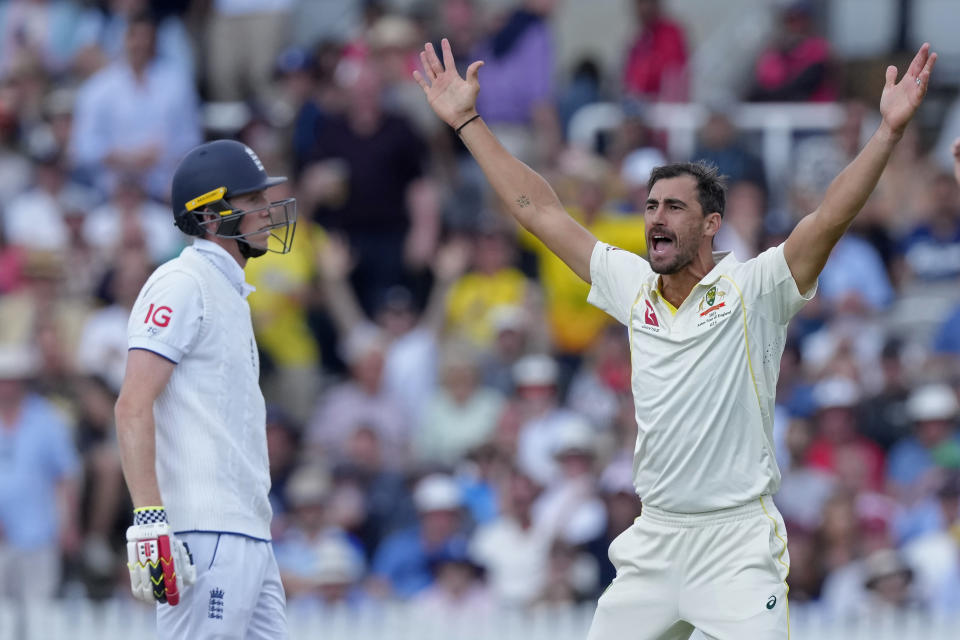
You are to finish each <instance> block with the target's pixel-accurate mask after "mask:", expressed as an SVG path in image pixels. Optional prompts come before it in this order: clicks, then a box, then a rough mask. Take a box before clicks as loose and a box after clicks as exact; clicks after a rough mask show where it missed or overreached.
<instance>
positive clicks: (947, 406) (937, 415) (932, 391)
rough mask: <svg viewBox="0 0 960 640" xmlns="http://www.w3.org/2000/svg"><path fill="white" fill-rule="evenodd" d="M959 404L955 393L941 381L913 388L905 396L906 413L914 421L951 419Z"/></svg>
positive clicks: (955, 413) (959, 407) (955, 414)
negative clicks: (907, 395)
mask: <svg viewBox="0 0 960 640" xmlns="http://www.w3.org/2000/svg"><path fill="white" fill-rule="evenodd" d="M958 410H960V406H958V403H957V394H956V393H954V392H953V389H951V388H950V386H949V385H946V384H943V383H937V384H927V385H924V386H922V387H919V388H917V389H914V390H913V392H912V393H911V394H910V397H909V398H907V415H908V416H909V418H910V419H911V420H913V421H914V422H926V421H929V420H952V419H954V418H955V417H956V416H957V412H958Z"/></svg>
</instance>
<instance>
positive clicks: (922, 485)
mask: <svg viewBox="0 0 960 640" xmlns="http://www.w3.org/2000/svg"><path fill="white" fill-rule="evenodd" d="M906 411H907V416H908V418H909V419H910V421H911V422H912V423H913V434H912V435H908V436H906V437H904V438H903V439H901V440H900V441H898V442H897V443H896V444H895V445H893V448H892V449H891V450H890V455H889V458H888V464H887V489H888V491H889V492H890V494H891V495H893V496H895V497H896V498H897V499H899V500H900V501H901V502H902V503H903V504H904V505H913V504H915V503H917V502H918V501H920V500H922V499H924V498H927V497H929V496H930V495H931V494H932V492H933V489H934V487H935V486H936V485H937V484H938V483H939V482H940V481H941V477H940V476H941V475H942V469H943V467H945V466H947V465H949V464H951V462H960V431H958V430H957V417H958V414H960V403H958V402H957V394H956V393H955V392H954V391H953V389H951V388H950V386H949V385H947V384H942V383H940V384H927V385H924V386H921V387H918V388H916V389H914V391H913V392H912V393H911V394H910V397H909V399H908V400H907V404H906Z"/></svg>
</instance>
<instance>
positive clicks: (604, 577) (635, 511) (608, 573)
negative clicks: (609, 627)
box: [586, 457, 641, 596]
mask: <svg viewBox="0 0 960 640" xmlns="http://www.w3.org/2000/svg"><path fill="white" fill-rule="evenodd" d="M599 488H600V495H601V497H602V499H603V502H604V507H605V516H606V524H605V527H604V530H603V532H602V533H601V534H600V535H599V536H597V537H595V538H594V539H593V540H591V541H589V542H588V543H587V546H586V548H587V550H588V551H589V552H590V554H591V555H593V557H594V558H595V559H596V562H597V566H598V567H599V569H600V576H599V579H598V580H597V582H598V584H600V585H608V584H610V582H611V581H612V580H613V579H614V578H615V577H616V573H617V572H616V568H615V567H614V566H613V563H612V562H610V556H609V553H608V550H609V549H610V545H611V544H612V543H613V541H614V540H615V539H616V537H617V536H619V535H620V534H621V533H623V532H624V531H626V530H627V529H629V528H630V525H632V524H633V523H634V522H636V520H637V518H639V517H640V511H641V504H640V498H638V497H637V492H636V489H635V488H634V486H633V463H632V462H631V460H630V459H629V458H626V457H623V458H619V459H617V460H616V461H615V462H613V463H612V464H610V465H608V466H607V468H606V469H604V471H603V473H602V474H601V476H600V484H599ZM596 595H597V596H599V594H596Z"/></svg>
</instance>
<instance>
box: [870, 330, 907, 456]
mask: <svg viewBox="0 0 960 640" xmlns="http://www.w3.org/2000/svg"><path fill="white" fill-rule="evenodd" d="M905 352H906V347H905V345H904V342H903V340H901V339H899V338H889V339H887V341H886V343H885V344H884V345H883V350H882V351H881V353H880V362H879V369H880V375H881V380H882V381H881V383H880V386H879V388H878V389H877V390H876V391H874V392H873V393H872V394H871V395H870V397H868V398H867V399H866V401H865V402H864V403H863V404H862V406H861V407H860V408H861V411H862V415H863V434H864V435H865V436H867V437H868V438H870V439H871V440H873V441H874V442H876V443H877V444H878V445H880V446H881V447H882V448H883V450H884V451H889V450H890V448H891V447H892V446H893V445H894V444H895V443H897V442H898V441H899V440H900V439H901V438H905V437H906V436H908V435H909V433H910V418H909V417H908V415H907V407H906V405H907V399H908V398H909V396H910V392H911V389H910V382H909V378H908V367H907V365H906V363H905V361H904V360H905V357H904V356H905ZM890 464H891V465H892V464H893V461H892V460H891V461H890Z"/></svg>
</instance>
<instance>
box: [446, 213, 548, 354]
mask: <svg viewBox="0 0 960 640" xmlns="http://www.w3.org/2000/svg"><path fill="white" fill-rule="evenodd" d="M514 254H515V251H514V242H513V238H512V236H511V235H510V233H509V231H508V230H507V229H506V228H505V227H504V226H502V225H501V226H497V227H488V228H486V229H483V230H481V231H480V233H479V234H478V235H477V236H476V238H475V242H474V251H473V261H472V262H473V266H472V269H471V270H470V271H469V272H468V273H466V274H464V275H463V276H461V277H460V279H458V280H457V281H456V282H455V283H454V285H453V287H452V289H451V290H450V297H449V298H448V301H447V323H446V326H447V330H448V332H449V333H451V334H452V335H454V336H457V337H460V338H462V339H464V340H466V341H468V342H469V343H470V344H472V345H473V346H474V347H476V348H478V349H485V348H487V347H490V346H491V345H492V343H493V340H494V337H495V336H496V330H495V328H494V317H495V315H496V311H497V310H498V309H501V308H503V307H514V306H521V307H522V306H525V304H526V303H527V301H528V297H529V296H530V295H531V294H532V290H531V284H530V282H529V281H528V280H527V278H526V276H524V275H523V273H522V272H521V271H520V270H519V269H517V268H516V267H515V266H513V264H514Z"/></svg>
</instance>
